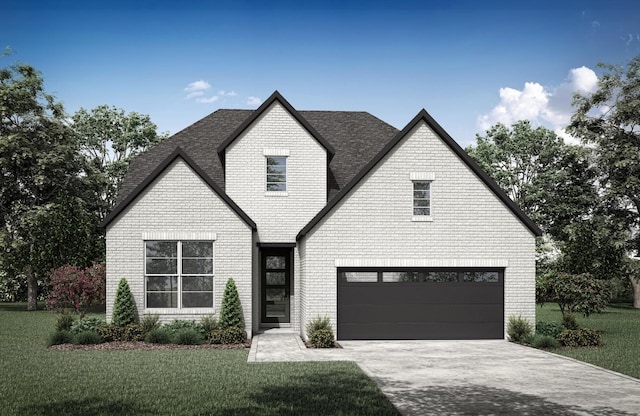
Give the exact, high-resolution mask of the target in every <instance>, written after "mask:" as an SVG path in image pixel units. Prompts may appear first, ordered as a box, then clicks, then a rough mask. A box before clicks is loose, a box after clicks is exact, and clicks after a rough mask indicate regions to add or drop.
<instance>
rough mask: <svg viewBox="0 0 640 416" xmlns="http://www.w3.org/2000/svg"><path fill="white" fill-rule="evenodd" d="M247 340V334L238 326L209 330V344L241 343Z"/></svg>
mask: <svg viewBox="0 0 640 416" xmlns="http://www.w3.org/2000/svg"><path fill="white" fill-rule="evenodd" d="M246 340H247V334H246V333H245V332H244V330H243V329H240V328H235V327H231V328H225V329H214V330H213V331H211V336H210V338H209V343H211V344H242V343H244V342H245V341H246Z"/></svg>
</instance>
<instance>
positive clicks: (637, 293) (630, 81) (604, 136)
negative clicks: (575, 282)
mask: <svg viewBox="0 0 640 416" xmlns="http://www.w3.org/2000/svg"><path fill="white" fill-rule="evenodd" d="M600 67H601V68H602V69H603V70H604V73H603V74H602V75H601V76H600V77H599V79H598V90H597V91H596V92H595V93H593V94H592V95H577V96H576V97H575V99H574V106H575V108H576V112H575V114H574V115H573V117H572V119H571V125H570V126H569V131H570V133H571V134H572V135H574V136H575V137H579V138H580V139H582V140H583V141H584V142H585V143H587V144H589V145H591V146H593V147H594V148H595V153H596V155H597V157H596V163H597V165H598V168H599V170H600V173H601V177H600V187H601V193H602V199H603V204H604V208H605V210H606V211H607V213H608V214H609V215H610V216H611V217H612V218H614V219H615V220H617V221H619V222H620V223H621V224H622V225H623V226H624V227H625V228H626V230H627V231H628V236H627V238H626V240H625V247H626V249H627V250H629V251H630V252H632V253H633V254H635V255H636V256H640V232H639V229H640V56H637V57H635V58H633V59H632V60H631V61H630V62H629V63H628V64H627V65H626V66H624V67H619V66H613V65H608V64H601V65H600ZM629 280H630V282H631V284H632V286H633V293H634V306H635V307H639V308H640V276H638V275H637V274H632V273H630V274H629Z"/></svg>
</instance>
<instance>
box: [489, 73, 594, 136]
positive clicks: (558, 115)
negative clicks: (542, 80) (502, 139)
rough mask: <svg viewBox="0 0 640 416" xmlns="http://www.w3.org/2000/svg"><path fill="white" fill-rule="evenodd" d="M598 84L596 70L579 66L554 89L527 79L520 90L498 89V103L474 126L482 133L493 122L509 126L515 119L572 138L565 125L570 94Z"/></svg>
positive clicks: (590, 88) (592, 87) (592, 90)
mask: <svg viewBox="0 0 640 416" xmlns="http://www.w3.org/2000/svg"><path fill="white" fill-rule="evenodd" d="M597 87H598V77H597V76H596V74H595V72H593V70H591V69H589V68H587V67H585V66H582V67H580V68H573V69H571V70H570V71H569V74H568V76H567V79H566V80H565V82H563V83H562V84H560V85H559V86H557V87H555V88H554V87H545V86H543V85H541V84H539V83H537V82H526V83H525V84H524V88H523V89H522V90H518V89H514V88H509V87H505V88H500V93H499V94H500V102H499V103H498V104H497V105H496V106H495V107H494V108H493V109H492V110H491V111H490V112H489V113H488V114H484V115H482V116H480V117H478V119H477V126H478V128H479V129H481V130H482V131H483V132H484V131H485V130H487V129H489V128H490V127H491V126H493V125H494V124H496V123H504V124H506V125H510V124H512V123H514V122H516V121H518V120H530V121H531V122H532V123H534V124H536V125H544V126H545V127H548V128H550V129H551V130H554V131H555V132H556V134H558V135H559V136H561V137H563V138H565V139H567V140H568V141H571V140H572V139H571V138H570V136H569V135H568V134H567V133H566V132H565V131H564V127H566V126H567V124H569V121H570V120H571V115H572V114H573V108H572V106H571V103H572V101H573V95H574V94H575V93H580V94H590V93H593V92H594V91H595V90H596V89H597Z"/></svg>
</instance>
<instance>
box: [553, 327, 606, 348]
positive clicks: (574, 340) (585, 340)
mask: <svg viewBox="0 0 640 416" xmlns="http://www.w3.org/2000/svg"><path fill="white" fill-rule="evenodd" d="M558 341H559V342H560V344H561V345H564V346H565V347H597V346H599V345H600V334H599V333H597V332H596V331H594V330H593V329H588V328H582V329H565V330H564V331H562V333H561V334H560V337H558Z"/></svg>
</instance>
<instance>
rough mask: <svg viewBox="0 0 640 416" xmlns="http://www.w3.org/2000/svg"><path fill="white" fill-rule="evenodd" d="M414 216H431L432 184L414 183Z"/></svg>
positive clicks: (425, 182)
mask: <svg viewBox="0 0 640 416" xmlns="http://www.w3.org/2000/svg"><path fill="white" fill-rule="evenodd" d="M413 215H414V216H429V215H431V182H427V181H414V182H413Z"/></svg>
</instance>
